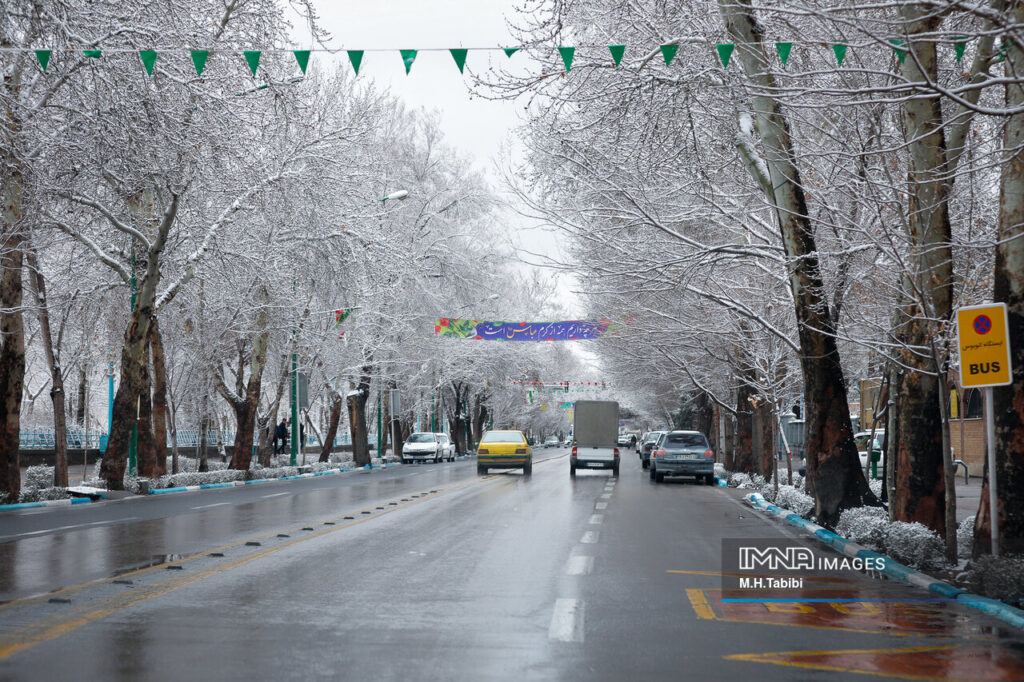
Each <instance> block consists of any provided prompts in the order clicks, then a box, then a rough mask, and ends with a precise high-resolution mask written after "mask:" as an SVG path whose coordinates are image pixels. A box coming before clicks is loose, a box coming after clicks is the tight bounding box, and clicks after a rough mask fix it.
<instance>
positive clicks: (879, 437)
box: [853, 429, 885, 469]
mask: <svg viewBox="0 0 1024 682" xmlns="http://www.w3.org/2000/svg"><path fill="white" fill-rule="evenodd" d="M869 440H871V432H870V431H859V432H857V433H855V434H853V442H854V443H856V444H857V454H858V455H860V468H861V469H863V468H865V467H866V466H867V465H868V441H869ZM883 440H885V430H884V429H875V444H874V447H872V450H876V451H878V452H879V453H880V452H881V451H882V441H883ZM879 466H881V465H879Z"/></svg>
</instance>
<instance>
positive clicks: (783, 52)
mask: <svg viewBox="0 0 1024 682" xmlns="http://www.w3.org/2000/svg"><path fill="white" fill-rule="evenodd" d="M792 49H793V43H775V51H776V52H778V53H779V59H781V60H782V65H783V66H785V65H786V62H788V61H789V51H790V50H792Z"/></svg>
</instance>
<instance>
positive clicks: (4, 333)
mask: <svg viewBox="0 0 1024 682" xmlns="http://www.w3.org/2000/svg"><path fill="white" fill-rule="evenodd" d="M7 149H10V147H7ZM5 156H7V159H6V161H7V162H8V167H13V161H14V160H13V159H12V158H10V156H9V153H8V154H5ZM4 181H5V182H4V187H3V193H4V197H3V200H4V208H3V235H2V241H0V344H2V345H0V429H2V431H0V497H3V496H4V495H5V494H6V497H7V500H6V501H7V502H8V503H15V502H17V501H18V496H19V495H20V494H21V467H20V466H19V463H18V449H19V447H20V444H19V433H20V430H21V397H22V392H23V390H24V384H25V323H24V320H23V319H22V316H21V304H22V279H21V277H22V273H21V271H22V265H23V259H24V249H23V247H24V241H25V240H24V235H23V233H22V231H21V230H22V226H21V219H22V215H21V182H22V178H21V174H20V173H18V172H17V171H15V172H13V173H11V175H8V176H6V177H4Z"/></svg>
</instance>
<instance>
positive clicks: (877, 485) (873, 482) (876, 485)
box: [868, 478, 882, 499]
mask: <svg viewBox="0 0 1024 682" xmlns="http://www.w3.org/2000/svg"><path fill="white" fill-rule="evenodd" d="M868 487H869V488H871V492H873V493H874V494H875V497H877V498H878V499H882V479H880V478H877V479H876V478H872V479H868Z"/></svg>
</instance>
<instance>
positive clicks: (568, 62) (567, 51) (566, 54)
mask: <svg viewBox="0 0 1024 682" xmlns="http://www.w3.org/2000/svg"><path fill="white" fill-rule="evenodd" d="M558 54H560V55H562V63H563V64H565V71H566V73H568V72H569V69H571V68H572V56H573V55H574V54H576V48H575V47H560V48H558Z"/></svg>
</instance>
